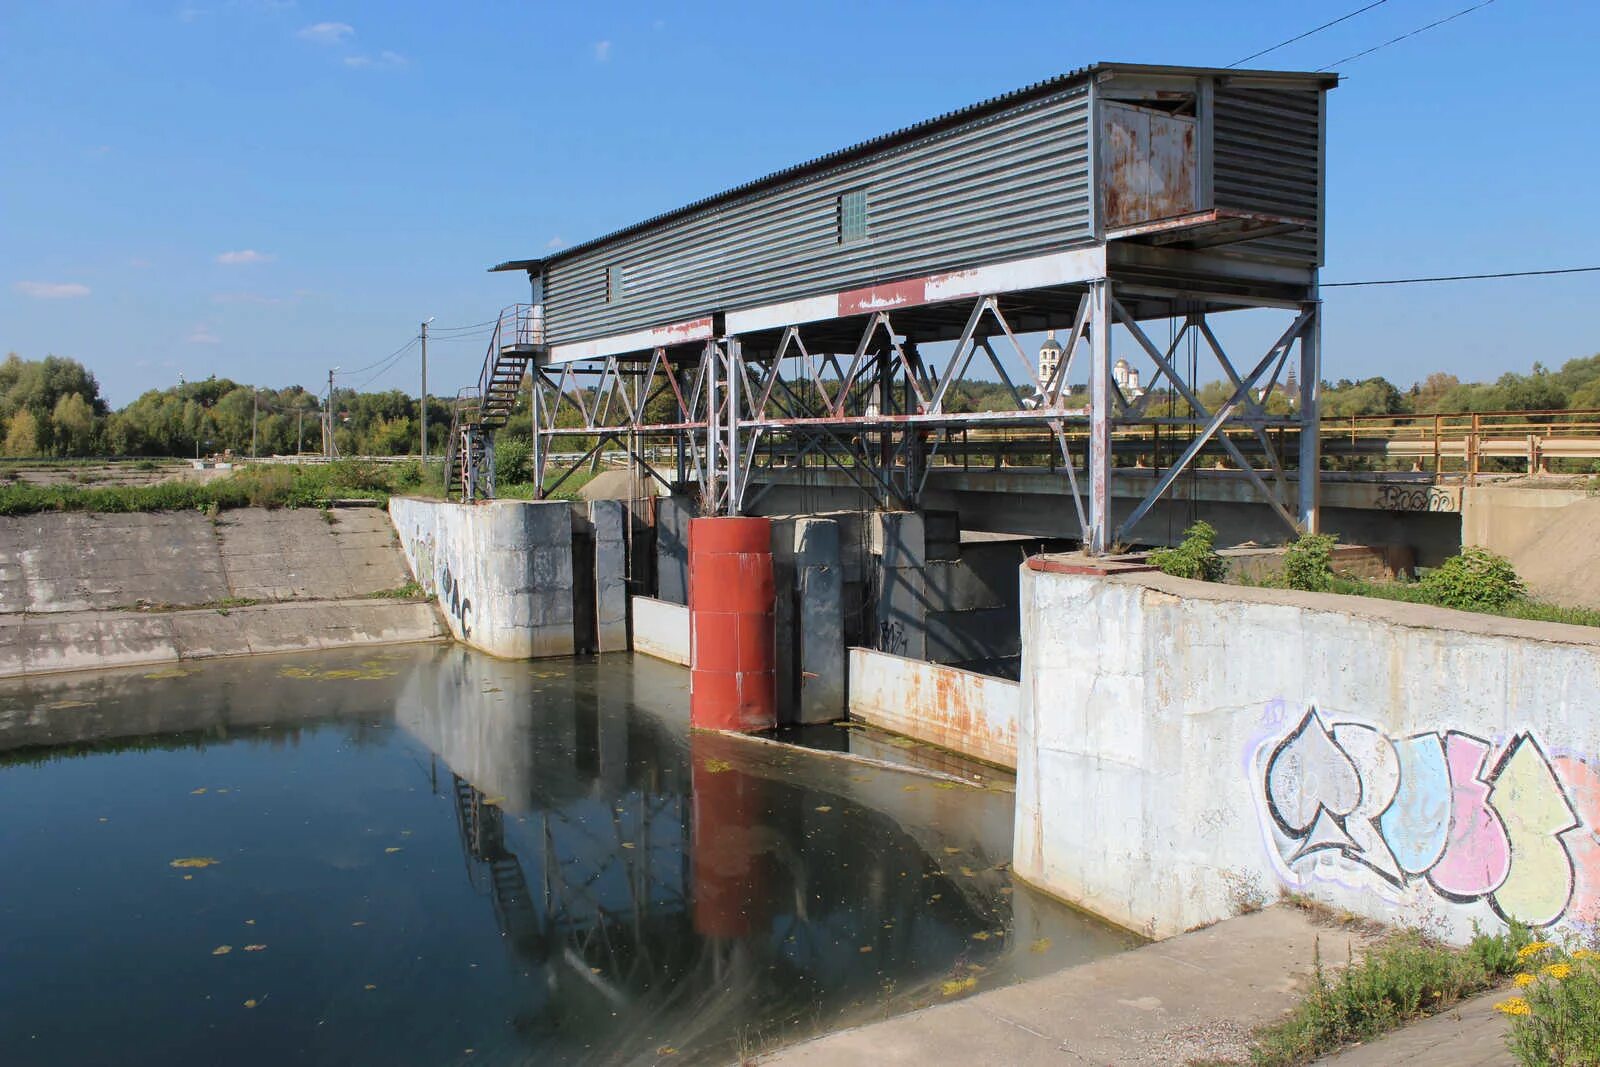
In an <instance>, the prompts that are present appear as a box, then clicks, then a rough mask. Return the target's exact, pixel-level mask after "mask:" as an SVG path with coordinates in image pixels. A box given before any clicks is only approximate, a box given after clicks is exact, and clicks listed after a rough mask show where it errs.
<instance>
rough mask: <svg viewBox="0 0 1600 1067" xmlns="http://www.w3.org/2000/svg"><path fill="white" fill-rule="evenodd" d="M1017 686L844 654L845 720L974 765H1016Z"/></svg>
mask: <svg viewBox="0 0 1600 1067" xmlns="http://www.w3.org/2000/svg"><path fill="white" fill-rule="evenodd" d="M1017 705H1018V686H1017V683H1016V682H1008V681H1005V680H1004V679H1001V678H991V677H989V676H987V675H982V674H974V673H973V672H971V671H963V670H958V669H957V668H955V667H944V666H940V665H939V664H936V663H924V662H921V661H919V660H913V659H904V658H902V657H900V656H891V655H889V654H887V653H885V652H874V651H872V650H871V649H866V648H852V649H851V650H850V715H851V717H852V718H857V719H860V720H862V721H863V722H868V723H871V724H872V725H873V726H880V727H882V728H883V729H885V730H893V731H894V732H895V733H897V734H904V735H905V736H907V737H914V738H916V739H917V740H919V741H927V742H928V743H929V744H934V745H939V746H940V747H942V748H947V749H950V750H951V751H953V752H960V753H962V754H964V755H967V756H972V757H974V758H975V759H980V760H983V761H985V762H987V763H993V764H996V765H998V766H1001V767H1008V768H1012V767H1015V766H1016V765H1017Z"/></svg>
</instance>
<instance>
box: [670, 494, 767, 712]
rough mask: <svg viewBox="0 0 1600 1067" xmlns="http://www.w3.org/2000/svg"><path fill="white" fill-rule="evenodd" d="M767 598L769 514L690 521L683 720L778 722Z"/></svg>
mask: <svg viewBox="0 0 1600 1067" xmlns="http://www.w3.org/2000/svg"><path fill="white" fill-rule="evenodd" d="M773 601H774V598H773V583H772V523H771V522H770V521H769V520H767V519H759V518H739V517H729V518H712V519H691V520H689V671H690V673H689V725H691V726H696V727H699V728H701V729H705V730H742V731H745V732H749V731H752V730H766V729H770V728H771V727H773V726H776V725H777V724H778V715H777V687H776V675H775V674H774V671H773V661H774V658H775V647H774V642H775V639H774V636H773V629H772V626H773V622H772V612H773Z"/></svg>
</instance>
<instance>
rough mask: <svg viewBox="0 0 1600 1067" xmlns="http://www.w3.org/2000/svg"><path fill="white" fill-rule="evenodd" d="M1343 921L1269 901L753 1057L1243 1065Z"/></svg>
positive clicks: (797, 1063)
mask: <svg viewBox="0 0 1600 1067" xmlns="http://www.w3.org/2000/svg"><path fill="white" fill-rule="evenodd" d="M1360 944H1361V939H1360V938H1359V936H1358V935H1356V934H1354V933H1352V932H1351V931H1350V930H1348V929H1336V928H1331V927H1326V926H1319V925H1317V924H1316V923H1315V922H1314V921H1312V919H1310V918H1309V917H1308V916H1307V915H1306V914H1305V913H1304V912H1301V911H1299V910H1298V909H1294V908H1284V907H1275V908H1268V909H1266V910H1265V911H1262V912H1259V913H1257V914H1254V915H1247V916H1243V917H1241V918H1238V919H1234V920H1232V921H1230V922H1225V923H1220V924H1218V925H1216V926H1213V927H1211V928H1210V929H1206V930H1199V931H1196V932H1194V933H1190V934H1185V935H1183V936H1182V937H1177V938H1174V939H1172V940H1170V941H1163V942H1161V943H1159V944H1155V945H1147V946H1145V947H1144V948H1140V949H1135V950H1134V951H1132V952H1124V953H1119V954H1118V955H1115V956H1109V957H1107V958H1105V959H1101V960H1096V961H1094V962H1093V963H1085V964H1080V965H1079V966H1076V967H1070V968H1068V969H1067V970H1064V971H1061V972H1059V973H1057V974H1053V975H1049V976H1048V977H1045V978H1035V979H1033V980H1032V981H1029V982H1024V983H1022V984H1020V985H1014V986H1009V987H1007V988H1005V989H996V990H992V991H990V992H987V993H980V994H978V995H977V996H974V997H968V998H967V999H965V1000H961V1001H957V1002H955V1003H952V1004H941V1005H937V1006H935V1007H931V1008H926V1009H924V1010H922V1011H918V1012H913V1013H911V1014H910V1015H903V1016H900V1017H899V1018H896V1019H890V1020H888V1021H886V1022H881V1023H875V1024H873V1025H871V1026H863V1027H859V1028H857V1029H853V1030H845V1031H841V1032H839V1033H834V1034H829V1035H828V1036H826V1037H822V1038H818V1039H817V1040H815V1041H811V1042H807V1043H805V1044H801V1045H795V1046H793V1047H791V1048H788V1049H784V1050H782V1051H780V1052H777V1053H774V1054H773V1055H771V1056H767V1057H762V1059H761V1062H762V1063H764V1064H774V1065H782V1067H834V1065H839V1067H844V1065H847V1064H848V1065H853V1064H860V1063H872V1064H913V1065H917V1067H921V1065H923V1064H932V1063H961V1064H1006V1065H1008V1067H1023V1065H1028V1064H1064V1063H1072V1064H1085V1063H1092V1064H1118V1065H1121V1064H1180V1063H1192V1062H1202V1061H1203V1062H1208V1063H1209V1062H1216V1061H1222V1062H1229V1063H1244V1062H1247V1061H1248V1059H1249V1044H1248V1039H1249V1036H1250V1034H1251V1032H1252V1031H1253V1030H1254V1029H1255V1028H1256V1027H1259V1026H1261V1025H1263V1024H1265V1023H1270V1022H1274V1021H1276V1020H1277V1019H1278V1018H1280V1017H1281V1016H1282V1015H1283V1014H1284V1013H1285V1012H1287V1011H1288V1010H1289V1009H1290V1008H1291V1007H1293V1006H1294V1004H1295V1003H1296V1001H1297V1000H1298V999H1299V997H1300V995H1301V993H1302V991H1303V990H1304V988H1305V987H1306V985H1307V984H1308V982H1309V979H1310V977H1311V975H1312V972H1313V968H1314V967H1315V965H1316V963H1317V962H1318V959H1319V957H1320V959H1321V960H1323V961H1338V962H1343V961H1344V960H1345V959H1346V958H1347V953H1348V952H1351V951H1354V950H1356V949H1357V948H1359V946H1360Z"/></svg>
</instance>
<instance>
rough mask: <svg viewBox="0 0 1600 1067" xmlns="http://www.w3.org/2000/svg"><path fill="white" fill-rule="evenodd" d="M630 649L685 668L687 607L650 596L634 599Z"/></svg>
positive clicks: (687, 650)
mask: <svg viewBox="0 0 1600 1067" xmlns="http://www.w3.org/2000/svg"><path fill="white" fill-rule="evenodd" d="M633 650H634V651H635V652H642V653H643V654H645V655H646V656H654V657H655V658H656V659H664V660H666V661H667V662H668V663H679V664H682V665H683V666H685V667H687V666H688V665H689V608H688V607H687V606H686V605H684V604H670V603H668V602H667V601H665V600H657V599H655V598H654V597H648V596H636V597H634V598H633Z"/></svg>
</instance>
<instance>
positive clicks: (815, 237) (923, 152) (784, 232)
mask: <svg viewBox="0 0 1600 1067" xmlns="http://www.w3.org/2000/svg"><path fill="white" fill-rule="evenodd" d="M1311 95H1312V96H1313V98H1314V97H1315V94H1314V93H1313V94H1311ZM1088 101H1089V97H1088V88H1087V86H1086V85H1076V86H1071V87H1068V88H1066V89H1063V90H1062V91H1061V92H1059V93H1054V94H1051V95H1049V96H1046V97H1042V98H1039V99H1036V100H1031V101H1029V102H1027V103H1025V104H1021V105H1018V106H1016V107H1014V108H1008V109H1006V110H1004V111H1000V112H996V113H994V114H991V115H987V116H984V117H982V118H979V119H975V120H973V121H972V122H970V123H968V124H966V125H962V126H958V127H955V128H952V129H948V130H943V131H940V132H938V133H934V134H930V135H929V136H927V137H926V138H923V139H921V140H918V141H914V142H912V143H910V144H902V145H897V146H892V147H889V148H885V149H883V150H881V151H880V152H877V153H874V154H873V155H871V156H869V157H867V158H865V159H860V160H856V161H854V162H851V163H848V164H844V165H842V166H840V167H838V168H837V169H835V170H832V171H828V172H825V173H822V174H812V175H808V176H806V177H804V178H802V179H799V180H797V181H796V182H794V183H792V184H790V185H787V186H782V187H779V188H777V189H771V190H765V191H762V192H759V193H755V194H752V195H751V196H750V197H748V198H740V199H736V200H734V201H732V202H729V203H725V204H719V205H716V206H714V207H711V208H708V209H707V210H706V211H705V212H704V213H702V214H700V215H696V216H692V217H689V218H682V219H676V220H672V221H670V222H667V223H664V224H662V225H661V226H659V227H653V228H651V229H650V230H646V231H644V232H641V233H636V234H632V235H629V236H626V237H623V238H619V239H618V240H617V241H616V242H614V243H607V244H605V245H601V246H598V247H596V248H593V249H589V250H586V251H584V252H580V253H578V254H576V255H574V256H573V257H572V258H570V259H566V260H560V261H558V262H556V263H554V264H551V265H550V267H549V268H548V280H547V284H546V289H545V299H546V322H547V326H548V331H549V338H550V342H551V343H552V344H563V343H566V342H570V341H579V340H586V339H589V338H594V337H603V336H607V335H610V334H615V333H621V332H625V331H628V330H635V329H641V328H644V327H647V326H655V325H662V324H666V323H671V322H678V321H682V320H685V319H690V318H695V317H697V316H700V315H705V314H708V313H710V312H713V311H732V310H737V309H740V308H747V307H760V306H762V305H765V304H770V303H774V302H777V301H782V300H792V299H795V298H798V297H802V296H811V295H816V294H822V293H832V292H838V291H842V290H847V289H853V288H858V287H861V286H866V285H871V284H873V283H875V282H879V281H888V280H891V279H897V278H906V277H916V276H918V275H921V274H927V273H933V272H938V271H949V270H958V269H962V268H966V267H973V266H978V265H981V264H985V263H998V262H1005V261H1007V260H1014V259H1019V258H1022V257H1025V256H1030V255H1039V254H1043V253H1045V252H1055V251H1061V250H1063V249H1067V248H1073V247H1082V246H1085V245H1090V244H1093V243H1094V238H1093V235H1092V233H1091V227H1090V185H1089V129H1090V123H1089V114H1088ZM858 188H865V189H866V190H867V202H868V230H869V234H870V236H869V237H868V239H867V240H865V241H860V242H854V243H850V244H840V243H839V238H838V197H839V195H840V194H841V193H843V192H845V191H847V190H852V189H858ZM611 266H620V267H621V269H622V281H623V290H624V294H625V295H624V296H623V298H622V299H621V300H620V301H617V302H615V303H610V304H608V303H607V302H606V270H607V268H608V267H611Z"/></svg>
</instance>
